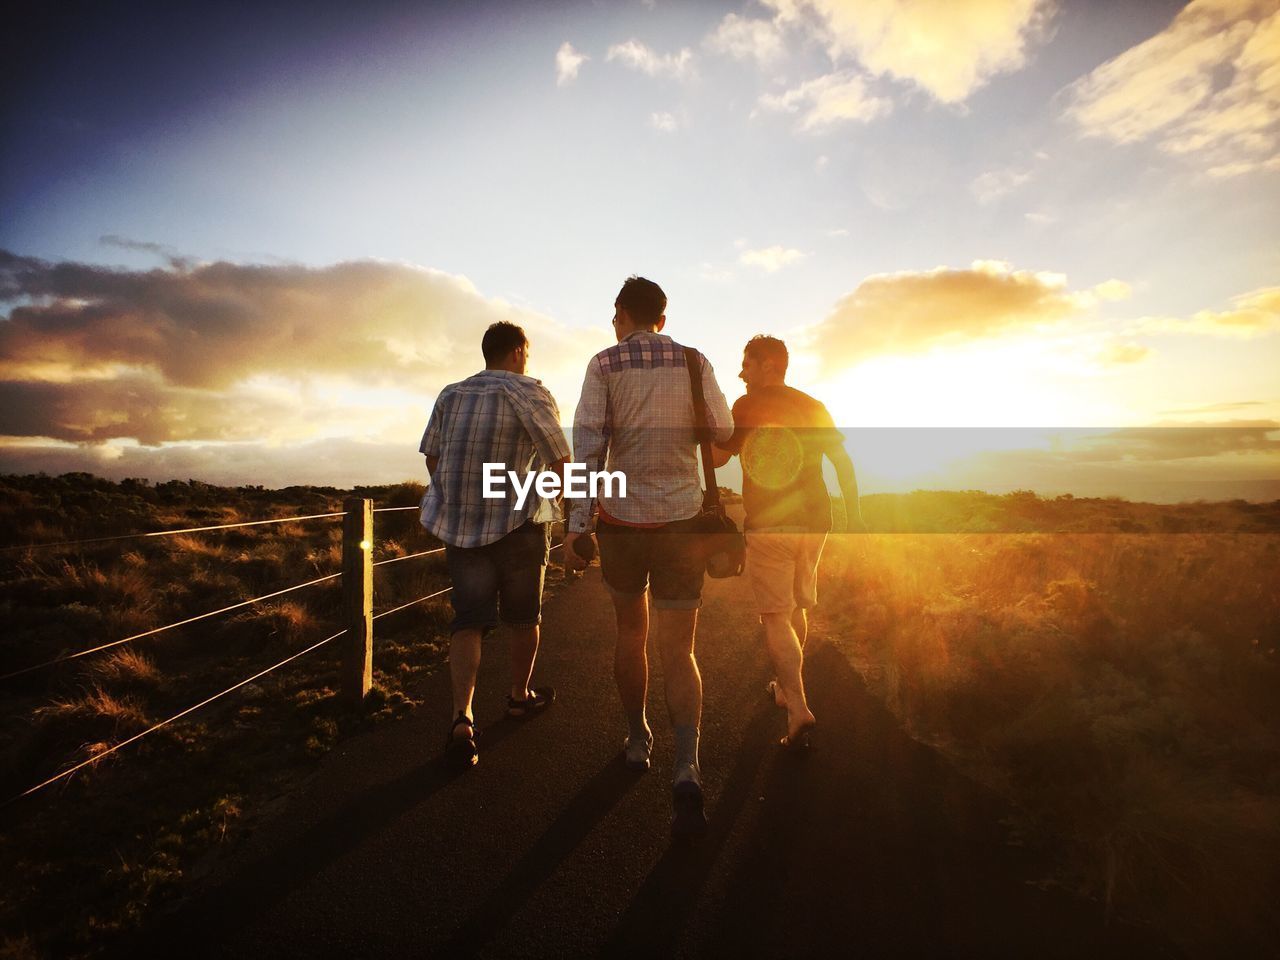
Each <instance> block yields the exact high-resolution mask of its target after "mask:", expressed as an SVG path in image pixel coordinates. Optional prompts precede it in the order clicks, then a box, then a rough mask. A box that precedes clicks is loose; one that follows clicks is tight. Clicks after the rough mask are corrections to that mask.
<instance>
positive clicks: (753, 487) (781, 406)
mask: <svg viewBox="0 0 1280 960" xmlns="http://www.w3.org/2000/svg"><path fill="white" fill-rule="evenodd" d="M733 423H734V431H733V436H732V437H730V438H729V440H728V442H726V443H721V444H720V446H721V447H723V448H724V449H726V450H730V451H732V452H733V453H736V454H738V456H739V459H740V460H741V462H742V503H743V507H744V508H745V509H746V512H747V524H746V525H747V529H748V530H765V529H786V530H795V531H808V532H813V533H821V532H825V531H828V530H830V529H831V497H830V496H829V495H828V493H827V485H826V482H825V481H824V480H823V479H822V455H823V454H824V453H826V452H827V451H828V450H834V449H836V448H837V447H839V446H841V444H842V443H843V442H844V438H843V437H842V436H841V435H840V431H839V430H837V429H836V427H835V423H834V422H833V421H832V419H831V414H829V413H828V412H827V408H826V407H825V406H823V405H822V403H821V402H819V401H818V400H815V399H814V398H813V397H811V396H809V395H808V394H807V393H804V392H803V391H801V390H796V389H794V388H792V387H788V386H785V385H778V386H770V387H757V388H756V389H754V390H752V391H751V392H750V393H748V394H746V395H745V396H743V397H740V398H739V399H738V402H737V403H735V404H734V405H733Z"/></svg>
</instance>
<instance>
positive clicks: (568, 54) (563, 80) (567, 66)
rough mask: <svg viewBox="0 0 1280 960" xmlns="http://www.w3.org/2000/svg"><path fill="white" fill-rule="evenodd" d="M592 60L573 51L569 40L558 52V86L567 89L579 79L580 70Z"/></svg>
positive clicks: (561, 45) (583, 54)
mask: <svg viewBox="0 0 1280 960" xmlns="http://www.w3.org/2000/svg"><path fill="white" fill-rule="evenodd" d="M590 59H591V58H590V57H588V56H587V55H586V54H585V53H579V52H578V51H577V50H575V49H573V44H571V43H570V42H569V41H568V40H566V41H565V42H564V43H562V44H560V49H559V50H557V51H556V86H558V87H565V86H568V85H569V84H571V83H573V81H575V80H577V79H578V69H579V68H580V67H581V66H582V65H583V64H584V63H586V62H587V61H588V60H590Z"/></svg>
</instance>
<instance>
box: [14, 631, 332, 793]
mask: <svg viewBox="0 0 1280 960" xmlns="http://www.w3.org/2000/svg"><path fill="white" fill-rule="evenodd" d="M346 632H347V631H346V630H340V631H338V632H337V633H335V634H334V635H333V636H331V637H325V638H324V639H323V640H321V641H320V642H319V643H313V644H312V645H311V646H309V647H307V648H306V649H305V650H299V651H298V652H297V653H294V654H291V655H290V656H287V657H285V658H284V659H283V660H281V661H280V662H279V663H275V664H272V665H271V666H269V667H267V668H266V669H265V670H259V671H258V672H257V673H255V674H254V675H253V676H251V677H248V678H246V679H244V680H241V681H240V682H239V683H236V684H233V685H232V686H230V687H227V689H225V690H223V691H221V692H219V693H215V694H214V695H213V696H211V697H205V699H203V700H201V701H200V702H199V703H197V704H196V705H195V706H192V707H187V709H185V710H182V711H179V712H178V713H175V714H174V715H173V716H171V717H168V718H166V719H164V720H161V721H160V722H159V723H156V724H153V725H152V726H150V727H148V728H147V729H146V730H143V731H142V732H141V733H135V734H134V735H133V736H132V737H129V738H128V739H126V740H121V741H120V742H119V743H117V744H113V745H112V746H110V747H108V748H107V749H106V750H104V751H102V752H101V753H99V754H95V755H94V756H92V757H89V759H87V760H82V761H80V762H79V763H77V764H76V765H75V766H73V767H70V768H68V769H66V770H63V771H62V772H61V773H57V774H54V775H53V776H52V777H50V778H49V779H48V780H45V781H44V782H42V783H37V784H36V785H35V786H34V787H30V788H28V789H26V790H24V791H22V793H20V794H18V795H17V796H16V797H11V798H10V799H8V800H6V801H5V802H4V805H5V806H8V805H9V804H11V803H13V802H15V801H17V800H21V799H22V798H23V797H29V796H31V794H33V793H35V792H37V791H39V790H43V789H44V788H45V787H47V786H50V785H51V784H54V783H57V782H58V781H59V780H65V779H67V778H68V777H70V776H71V775H72V774H74V773H75V772H76V771H78V770H83V769H84V768H85V767H87V766H90V765H91V764H94V763H97V762H98V761H99V760H103V759H105V758H107V757H109V756H111V754H113V753H115V752H116V751H117V750H121V749H123V748H124V747H127V746H129V744H131V743H137V742H138V741H139V740H141V739H142V738H143V737H145V736H149V735H150V734H153V733H155V732H156V731H157V730H159V729H161V728H162V727H167V726H168V725H169V724H171V723H173V722H174V721H175V720H181V719H182V718H183V717H185V716H187V715H188V714H192V713H195V712H196V711H197V710H199V709H200V708H201V707H205V706H208V705H209V704H211V703H213V702H214V701H215V700H220V699H221V698H223V697H225V696H226V695H227V694H229V693H233V692H235V691H236V690H239V689H240V688H241V687H243V686H247V685H248V684H250V683H253V681H255V680H257V679H259V678H260V677H265V676H266V675H267V674H268V673H270V672H271V671H273V670H279V669H280V668H281V667H283V666H284V665H285V664H287V663H292V662H293V661H294V660H297V659H298V658H299V657H302V656H305V655H306V654H308V653H310V652H311V651H312V650H318V649H319V648H320V647H323V646H324V645H325V644H326V643H329V642H330V641H331V640H337V639H338V637H340V636H342V635H343V634H344V633H346Z"/></svg>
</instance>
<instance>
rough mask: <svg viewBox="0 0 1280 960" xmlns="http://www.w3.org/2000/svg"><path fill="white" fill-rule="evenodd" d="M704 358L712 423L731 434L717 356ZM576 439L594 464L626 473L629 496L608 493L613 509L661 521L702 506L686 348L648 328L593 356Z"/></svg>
mask: <svg viewBox="0 0 1280 960" xmlns="http://www.w3.org/2000/svg"><path fill="white" fill-rule="evenodd" d="M698 360H699V363H700V365H701V370H700V375H701V377H702V388H703V394H704V397H705V401H706V406H707V423H708V426H709V427H710V428H712V430H713V432H714V434H715V436H716V437H717V438H719V439H725V438H727V437H728V436H729V435H730V433H731V432H732V419H731V417H730V415H729V410H728V404H727V403H726V401H725V399H724V394H723V393H722V392H721V390H720V387H719V385H718V384H717V383H716V380H715V373H714V371H713V370H712V369H711V364H710V363H709V362H708V361H707V359H706V358H705V357H703V356H702V354H700V353H699V354H698ZM573 445H574V452H575V455H576V459H578V460H580V461H582V462H584V463H585V464H586V468H587V470H588V471H591V470H599V469H608V470H611V471H613V470H620V471H622V472H623V473H625V474H626V477H627V496H626V497H625V498H622V497H605V498H602V501H601V507H602V509H603V510H604V511H605V513H607V514H608V515H609V516H611V517H613V518H615V519H618V520H623V521H626V522H629V523H661V522H667V521H672V520H683V519H686V518H688V517H691V516H693V515H694V514H695V513H697V512H698V510H699V508H700V507H701V505H702V491H701V486H700V484H699V480H698V457H697V437H696V434H695V430H694V414H693V395H692V391H691V387H690V383H689V370H688V365H687V363H686V361H685V354H684V348H683V347H682V346H681V345H680V344H678V343H675V342H674V341H673V340H672V339H671V338H670V337H667V336H664V335H662V334H659V333H653V332H650V331H647V330H640V331H636V332H634V333H632V334H630V335H628V336H627V337H626V338H624V339H623V340H622V341H621V342H619V343H617V344H615V345H614V346H611V347H608V348H607V349H605V350H602V351H600V352H599V353H598V354H596V355H595V356H594V357H592V358H591V362H590V363H589V364H588V365H587V375H586V379H585V381H584V383H583V388H582V398H581V400H580V401H579V403H578V409H577V412H576V413H575V415H574V431H573ZM601 461H603V464H602V462H601ZM584 509H589V504H585V505H584ZM582 528H585V522H584V524H583V527H582Z"/></svg>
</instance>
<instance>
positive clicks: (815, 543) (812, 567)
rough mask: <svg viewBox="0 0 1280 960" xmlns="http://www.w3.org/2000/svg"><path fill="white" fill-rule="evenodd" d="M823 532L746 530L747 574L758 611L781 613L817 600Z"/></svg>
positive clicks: (824, 541) (823, 540)
mask: <svg viewBox="0 0 1280 960" xmlns="http://www.w3.org/2000/svg"><path fill="white" fill-rule="evenodd" d="M826 542H827V535H826V534H825V533H791V532H784V531H772V530H761V531H756V530H748V531H747V576H748V577H750V578H751V588H752V589H753V590H754V591H755V595H756V606H757V608H759V611H760V614H761V615H764V614H766V613H785V614H788V615H790V613H791V611H792V610H793V609H794V608H795V607H804V608H806V609H807V608H809V607H812V606H814V605H816V604H817V602H818V559H819V558H820V557H821V556H822V547H823V545H824V544H825V543H826Z"/></svg>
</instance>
